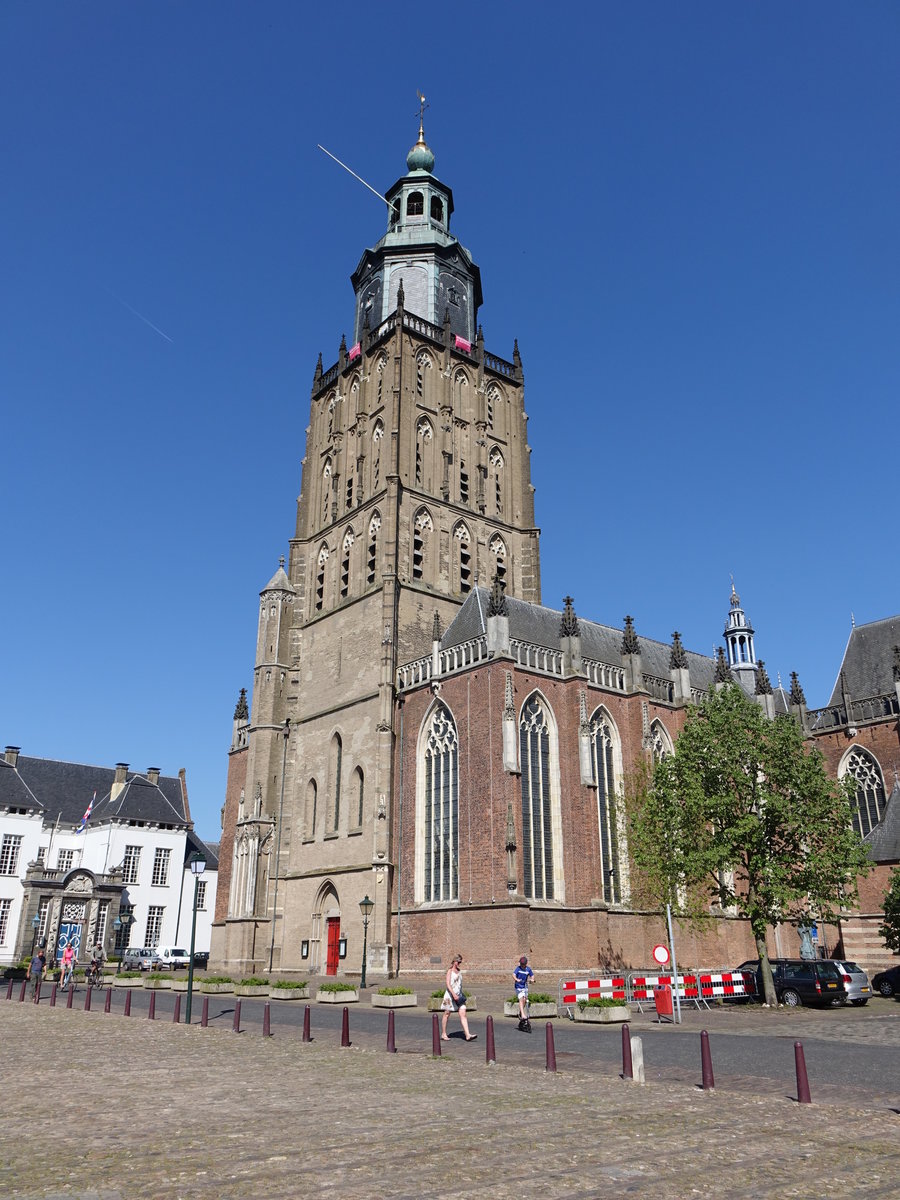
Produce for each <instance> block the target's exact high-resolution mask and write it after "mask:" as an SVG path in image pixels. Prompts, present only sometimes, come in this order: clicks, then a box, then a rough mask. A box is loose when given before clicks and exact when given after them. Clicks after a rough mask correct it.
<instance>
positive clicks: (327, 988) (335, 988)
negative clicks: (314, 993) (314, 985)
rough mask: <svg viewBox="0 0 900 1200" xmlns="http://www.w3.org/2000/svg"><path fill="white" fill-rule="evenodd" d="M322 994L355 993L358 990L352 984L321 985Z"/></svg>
mask: <svg viewBox="0 0 900 1200" xmlns="http://www.w3.org/2000/svg"><path fill="white" fill-rule="evenodd" d="M319 991H320V992H355V991H356V988H355V987H354V985H353V984H352V983H320V984H319Z"/></svg>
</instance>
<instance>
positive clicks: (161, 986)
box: [144, 979, 172, 992]
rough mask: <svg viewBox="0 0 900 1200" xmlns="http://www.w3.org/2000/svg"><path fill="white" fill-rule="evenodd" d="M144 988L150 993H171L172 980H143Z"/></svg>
mask: <svg viewBox="0 0 900 1200" xmlns="http://www.w3.org/2000/svg"><path fill="white" fill-rule="evenodd" d="M144 987H145V988H148V989H149V990H150V991H151V992H162V991H171V990H172V980H171V979H145V980H144Z"/></svg>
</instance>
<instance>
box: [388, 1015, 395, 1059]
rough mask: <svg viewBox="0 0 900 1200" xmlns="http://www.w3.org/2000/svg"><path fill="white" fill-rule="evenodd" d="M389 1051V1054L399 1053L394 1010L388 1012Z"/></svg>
mask: <svg viewBox="0 0 900 1200" xmlns="http://www.w3.org/2000/svg"><path fill="white" fill-rule="evenodd" d="M387 1052H388V1054H396V1053H397V1044H396V1042H395V1041H394V1010H393V1009H390V1010H389V1012H388V1032H387Z"/></svg>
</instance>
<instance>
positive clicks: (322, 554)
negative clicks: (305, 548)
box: [316, 542, 328, 612]
mask: <svg viewBox="0 0 900 1200" xmlns="http://www.w3.org/2000/svg"><path fill="white" fill-rule="evenodd" d="M327 564H328V547H327V546H326V545H325V543H324V542H323V543H322V547H321V549H320V550H319V557H318V559H317V560H316V612H321V611H322V605H323V604H324V603H325V568H326V566H327Z"/></svg>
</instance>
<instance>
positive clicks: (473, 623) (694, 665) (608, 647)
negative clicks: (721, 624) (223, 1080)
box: [441, 587, 716, 691]
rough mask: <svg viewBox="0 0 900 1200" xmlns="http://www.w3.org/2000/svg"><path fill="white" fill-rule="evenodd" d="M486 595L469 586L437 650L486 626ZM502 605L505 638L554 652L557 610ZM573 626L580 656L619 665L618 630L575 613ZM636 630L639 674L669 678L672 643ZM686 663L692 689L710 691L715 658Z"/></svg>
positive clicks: (690, 655)
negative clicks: (506, 624)
mask: <svg viewBox="0 0 900 1200" xmlns="http://www.w3.org/2000/svg"><path fill="white" fill-rule="evenodd" d="M489 595H490V593H489V591H488V590H487V589H486V588H481V587H478V588H473V590H472V591H471V592H470V593H469V595H468V596H467V597H466V600H465V603H464V604H463V606H462V608H461V609H460V610H459V612H458V613H457V614H456V616H455V617H454V619H453V621H451V623H450V625H449V626H448V627H447V631H446V632H445V634H444V636H443V637H442V638H441V649H442V650H446V649H449V648H450V647H452V646H458V645H460V644H461V643H462V642H467V641H470V640H471V639H473V638H477V637H480V636H481V635H482V633H483V632H484V630H485V625H486V622H487V611H488V597H489ZM506 607H507V610H508V613H509V636H510V637H512V638H516V639H517V640H518V641H522V642H531V643H532V644H533V645H536V646H546V647H547V648H549V649H554V650H558V649H559V623H560V620H561V619H562V610H561V609H556V608H545V607H544V606H543V605H541V604H529V603H528V601H527V600H516V599H515V598H514V597H512V596H507V597H506ZM578 626H579V630H580V632H581V653H582V656H583V657H584V658H591V659H594V660H595V661H597V662H603V663H609V665H610V666H614V667H621V666H623V665H624V663H623V657H622V649H621V647H622V630H621V629H614V628H612V627H611V626H609V625H599V624H598V623H597V622H595V621H588V620H585V618H584V617H582V616H580V615H579V617H578ZM636 632H637V635H638V638H639V639H640V643H641V666H642V668H643V671H644V673H645V674H647V675H656V676H658V677H659V678H660V679H669V678H670V668H669V656H670V655H671V653H672V647H671V644H670V643H668V642H658V641H654V640H653V639H652V638H648V637H645V636H644V635H643V634H642V633H641V631H640V630H637V631H636ZM687 659H688V668H689V670H690V673H691V684H692V686H694V687H696V688H700V689H702V690H704V691H706V690H708V689H709V688H711V687H712V686H713V683H714V677H715V670H716V664H715V660H714V659H712V658H709V657H708V656H707V655H705V654H696V653H695V652H694V651H693V650H688V651H687Z"/></svg>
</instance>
